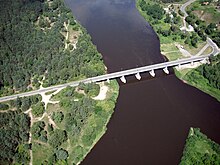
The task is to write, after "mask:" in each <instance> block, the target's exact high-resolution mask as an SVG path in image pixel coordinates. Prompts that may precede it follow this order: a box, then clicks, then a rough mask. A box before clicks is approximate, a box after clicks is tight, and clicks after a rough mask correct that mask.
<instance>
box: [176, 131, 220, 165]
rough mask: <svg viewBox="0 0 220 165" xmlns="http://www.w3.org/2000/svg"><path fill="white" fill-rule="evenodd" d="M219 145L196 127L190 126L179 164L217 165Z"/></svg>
mask: <svg viewBox="0 0 220 165" xmlns="http://www.w3.org/2000/svg"><path fill="white" fill-rule="evenodd" d="M219 163H220V146H219V145H218V144H217V143H215V142H213V141H212V140H210V139H208V138H207V136H206V135H204V134H203V133H201V132H200V130H199V129H198V128H194V129H193V128H191V129H190V132H189V135H188V138H187V140H186V144H185V149H184V152H183V157H182V159H181V162H180V165H191V164H199V165H218V164H219Z"/></svg>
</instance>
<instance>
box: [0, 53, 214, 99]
mask: <svg viewBox="0 0 220 165" xmlns="http://www.w3.org/2000/svg"><path fill="white" fill-rule="evenodd" d="M209 57H210V54H209V55H203V56H197V57H190V58H184V59H178V60H175V61H168V62H163V63H158V64H153V65H148V66H143V67H138V68H133V69H128V70H124V71H119V72H114V73H109V74H105V75H101V76H96V77H92V78H87V79H84V80H79V81H73V82H69V83H65V84H61V85H55V86H51V87H47V88H43V89H38V90H34V91H30V92H25V93H19V94H15V95H10V96H5V97H1V98H0V102H4V101H8V100H13V99H16V98H17V97H25V96H33V95H36V94H40V93H44V92H50V91H54V90H58V89H62V88H65V87H67V86H72V87H75V86H78V85H79V83H92V82H101V81H109V80H110V79H116V78H120V80H121V81H122V82H123V83H126V76H129V75H135V77H136V78H137V79H138V80H140V79H141V75H140V73H143V72H149V74H150V75H151V76H152V77H155V76H156V74H155V70H159V69H162V70H163V71H164V72H165V73H166V74H169V70H168V68H169V67H175V66H181V65H184V64H189V63H191V64H193V63H194V62H204V61H206V60H208V59H209Z"/></svg>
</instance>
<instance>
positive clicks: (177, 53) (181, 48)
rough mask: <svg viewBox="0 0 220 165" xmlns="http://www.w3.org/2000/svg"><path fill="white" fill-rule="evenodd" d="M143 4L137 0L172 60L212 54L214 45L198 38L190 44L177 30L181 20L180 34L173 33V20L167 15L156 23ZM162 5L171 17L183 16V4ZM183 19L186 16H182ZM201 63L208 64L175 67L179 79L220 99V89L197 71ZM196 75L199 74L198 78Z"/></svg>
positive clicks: (163, 51) (137, 4) (162, 47)
mask: <svg viewBox="0 0 220 165" xmlns="http://www.w3.org/2000/svg"><path fill="white" fill-rule="evenodd" d="M148 2H149V4H155V2H151V1H148ZM141 5H142V6H143V5H144V4H143V1H142V0H137V1H136V7H137V9H138V10H139V12H140V13H141V15H142V16H143V17H144V18H145V19H146V20H147V21H149V22H150V23H151V24H152V26H153V28H154V29H155V31H156V32H157V34H158V36H159V38H160V43H161V53H162V54H163V55H165V56H166V57H167V58H168V59H169V60H170V61H172V60H177V59H180V58H186V57H191V56H199V55H201V54H210V53H211V52H212V51H213V50H212V49H213V47H211V46H210V45H209V43H208V42H207V43H206V42H204V41H203V40H201V39H199V40H198V43H197V44H196V46H192V45H190V44H189V41H187V39H188V38H185V37H184V36H183V35H184V34H183V33H182V32H181V31H180V30H177V29H181V27H182V26H183V23H182V22H181V21H180V22H178V24H177V26H176V28H177V29H176V31H177V32H176V34H178V35H179V36H176V34H175V32H174V33H172V26H173V25H171V22H169V21H168V22H169V23H168V22H167V23H166V19H167V17H165V16H163V18H162V20H159V21H156V23H155V22H154V21H152V18H151V17H150V16H149V15H148V14H147V13H146V11H143V10H142V9H143V7H141ZM162 6H163V8H164V10H165V11H166V13H167V11H169V12H168V13H172V15H170V17H173V15H177V16H176V17H177V18H181V17H182V16H181V14H180V11H179V10H180V9H179V8H180V6H181V4H174V5H172V4H169V5H166V4H162ZM171 6H172V7H171ZM170 8H171V9H170ZM175 13H176V14H175ZM181 19H184V18H183V17H182V18H181ZM183 22H184V20H183ZM164 27H165V28H164ZM163 30H168V32H169V33H171V34H169V35H165V36H164V34H163V32H162V33H161V31H163ZM165 32H166V31H165ZM189 33H193V35H196V34H195V33H194V32H189ZM200 65H206V64H202V63H197V64H194V65H184V66H181V68H178V67H176V68H175V69H174V70H175V74H176V76H177V77H178V78H179V79H181V80H183V82H185V83H187V84H189V85H192V86H194V87H196V88H198V89H200V90H202V91H203V92H205V93H207V94H209V95H211V96H213V97H215V98H216V99H217V100H218V101H220V97H219V94H220V90H219V89H217V88H215V87H213V86H212V85H210V82H209V80H207V79H206V78H205V77H204V76H203V75H202V74H199V72H197V71H196V68H198V67H199V66H200ZM194 75H197V76H196V77H197V78H196V79H195V76H194ZM198 78H199V79H198Z"/></svg>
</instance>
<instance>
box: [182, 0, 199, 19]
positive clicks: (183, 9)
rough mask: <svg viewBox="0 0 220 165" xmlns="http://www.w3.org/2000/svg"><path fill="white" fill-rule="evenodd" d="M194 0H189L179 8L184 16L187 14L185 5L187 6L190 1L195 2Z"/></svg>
mask: <svg viewBox="0 0 220 165" xmlns="http://www.w3.org/2000/svg"><path fill="white" fill-rule="evenodd" d="M195 1H196V0H189V1H187V2H186V3H184V4H183V5H182V6H181V7H180V10H181V11H182V12H183V13H184V17H185V18H186V17H187V16H188V14H187V12H186V7H187V6H189V5H190V4H191V3H193V2H195Z"/></svg>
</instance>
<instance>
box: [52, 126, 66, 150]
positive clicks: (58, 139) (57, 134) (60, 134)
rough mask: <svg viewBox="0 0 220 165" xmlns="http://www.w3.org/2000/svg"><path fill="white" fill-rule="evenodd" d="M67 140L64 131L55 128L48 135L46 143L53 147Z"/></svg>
mask: <svg viewBox="0 0 220 165" xmlns="http://www.w3.org/2000/svg"><path fill="white" fill-rule="evenodd" d="M66 140H67V134H66V131H63V130H61V129H55V130H54V132H53V133H52V134H51V135H50V136H49V138H48V143H49V144H50V145H51V146H52V147H53V148H55V147H58V146H60V145H61V144H62V143H63V142H64V141H66Z"/></svg>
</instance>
